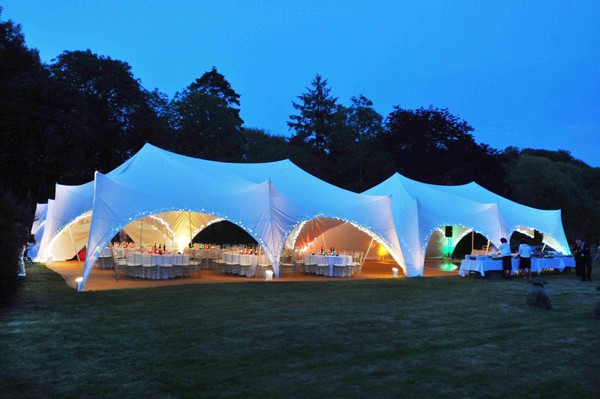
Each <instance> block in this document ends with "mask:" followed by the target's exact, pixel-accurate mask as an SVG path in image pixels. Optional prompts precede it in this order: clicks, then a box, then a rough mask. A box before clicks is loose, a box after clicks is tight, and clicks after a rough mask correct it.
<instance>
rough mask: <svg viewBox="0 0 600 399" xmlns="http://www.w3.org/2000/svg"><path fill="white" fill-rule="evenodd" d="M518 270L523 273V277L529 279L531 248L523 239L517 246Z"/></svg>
mask: <svg viewBox="0 0 600 399" xmlns="http://www.w3.org/2000/svg"><path fill="white" fill-rule="evenodd" d="M519 270H520V271H521V273H523V277H525V278H526V279H530V278H531V247H530V246H529V245H528V244H527V242H526V241H525V239H522V240H521V244H520V245H519Z"/></svg>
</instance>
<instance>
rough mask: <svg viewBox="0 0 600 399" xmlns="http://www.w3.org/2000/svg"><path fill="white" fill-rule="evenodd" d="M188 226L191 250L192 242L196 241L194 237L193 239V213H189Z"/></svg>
mask: <svg viewBox="0 0 600 399" xmlns="http://www.w3.org/2000/svg"><path fill="white" fill-rule="evenodd" d="M188 224H189V226H190V245H189V247H190V248H191V247H192V246H193V245H192V240H193V239H194V237H192V212H191V211H188Z"/></svg>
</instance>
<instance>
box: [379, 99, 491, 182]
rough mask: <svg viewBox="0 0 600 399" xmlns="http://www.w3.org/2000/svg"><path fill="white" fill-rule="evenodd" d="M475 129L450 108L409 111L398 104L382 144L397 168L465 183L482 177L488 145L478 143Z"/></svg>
mask: <svg viewBox="0 0 600 399" xmlns="http://www.w3.org/2000/svg"><path fill="white" fill-rule="evenodd" d="M472 131H473V128H472V127H471V126H470V125H469V124H468V123H467V122H465V121H463V120H461V119H460V118H459V117H457V116H455V115H452V114H451V113H450V112H449V111H448V110H447V109H439V108H434V107H431V106H430V107H429V108H419V109H417V110H406V109H403V108H401V107H399V106H396V107H395V108H394V111H393V112H392V113H391V114H390V115H389V116H388V117H387V119H386V130H385V132H384V133H383V134H382V144H383V146H384V148H385V149H386V151H387V152H388V154H389V156H390V158H391V159H392V160H393V162H394V166H395V168H396V170H398V171H399V172H400V173H403V174H405V175H407V176H408V177H411V178H413V179H416V180H420V181H426V182H430V183H436V184H462V183H468V182H469V181H472V180H475V181H476V180H479V178H480V177H481V176H482V173H481V169H482V167H483V168H484V170H486V169H487V168H488V166H487V165H482V163H481V162H482V161H484V160H485V159H486V156H487V155H488V150H489V147H487V146H480V145H478V144H477V143H476V142H475V140H474V139H473V136H472V134H471V132H472Z"/></svg>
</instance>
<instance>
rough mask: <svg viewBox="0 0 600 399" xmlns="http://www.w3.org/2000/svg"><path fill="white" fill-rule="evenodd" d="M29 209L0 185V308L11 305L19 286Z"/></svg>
mask: <svg viewBox="0 0 600 399" xmlns="http://www.w3.org/2000/svg"><path fill="white" fill-rule="evenodd" d="M29 211H30V210H29V209H27V208H26V207H25V206H24V205H23V204H20V203H19V200H18V197H17V196H16V195H14V193H13V192H12V191H11V190H10V189H8V188H6V187H5V186H3V185H0V231H2V234H0V249H1V250H0V307H3V306H6V305H7V304H10V303H12V301H13V300H14V299H15V294H16V293H17V291H18V288H19V286H20V279H19V277H18V263H17V262H18V258H19V256H20V255H21V254H22V248H23V246H24V245H25V244H26V243H27V240H28V238H29V229H28V228H27V227H26V226H28V225H29V224H30V223H31V220H29V219H28V215H29Z"/></svg>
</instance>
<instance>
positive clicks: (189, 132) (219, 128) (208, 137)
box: [172, 68, 245, 162]
mask: <svg viewBox="0 0 600 399" xmlns="http://www.w3.org/2000/svg"><path fill="white" fill-rule="evenodd" d="M238 99H239V95H238V94H237V93H236V92H235V91H233V89H231V86H230V84H229V82H227V80H226V79H225V77H224V76H223V75H221V74H220V73H218V72H217V70H216V68H213V69H212V70H211V71H209V72H206V73H204V74H203V75H202V76H201V77H200V78H199V79H196V81H195V82H194V83H192V84H191V85H189V86H188V88H187V89H185V90H183V91H182V92H180V93H177V94H176V95H175V99H174V100H173V105H172V109H173V111H174V116H173V121H174V129H175V134H174V136H173V139H174V140H176V142H177V143H179V145H175V146H174V147H175V149H176V151H177V152H179V153H181V154H184V155H189V156H194V157H199V158H204V159H210V160H218V161H238V162H239V161H240V160H241V159H242V156H243V154H244V148H245V138H244V135H243V129H242V125H243V123H244V121H243V120H242V119H241V118H240V110H239V109H238V108H235V107H234V105H239V100H238Z"/></svg>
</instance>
